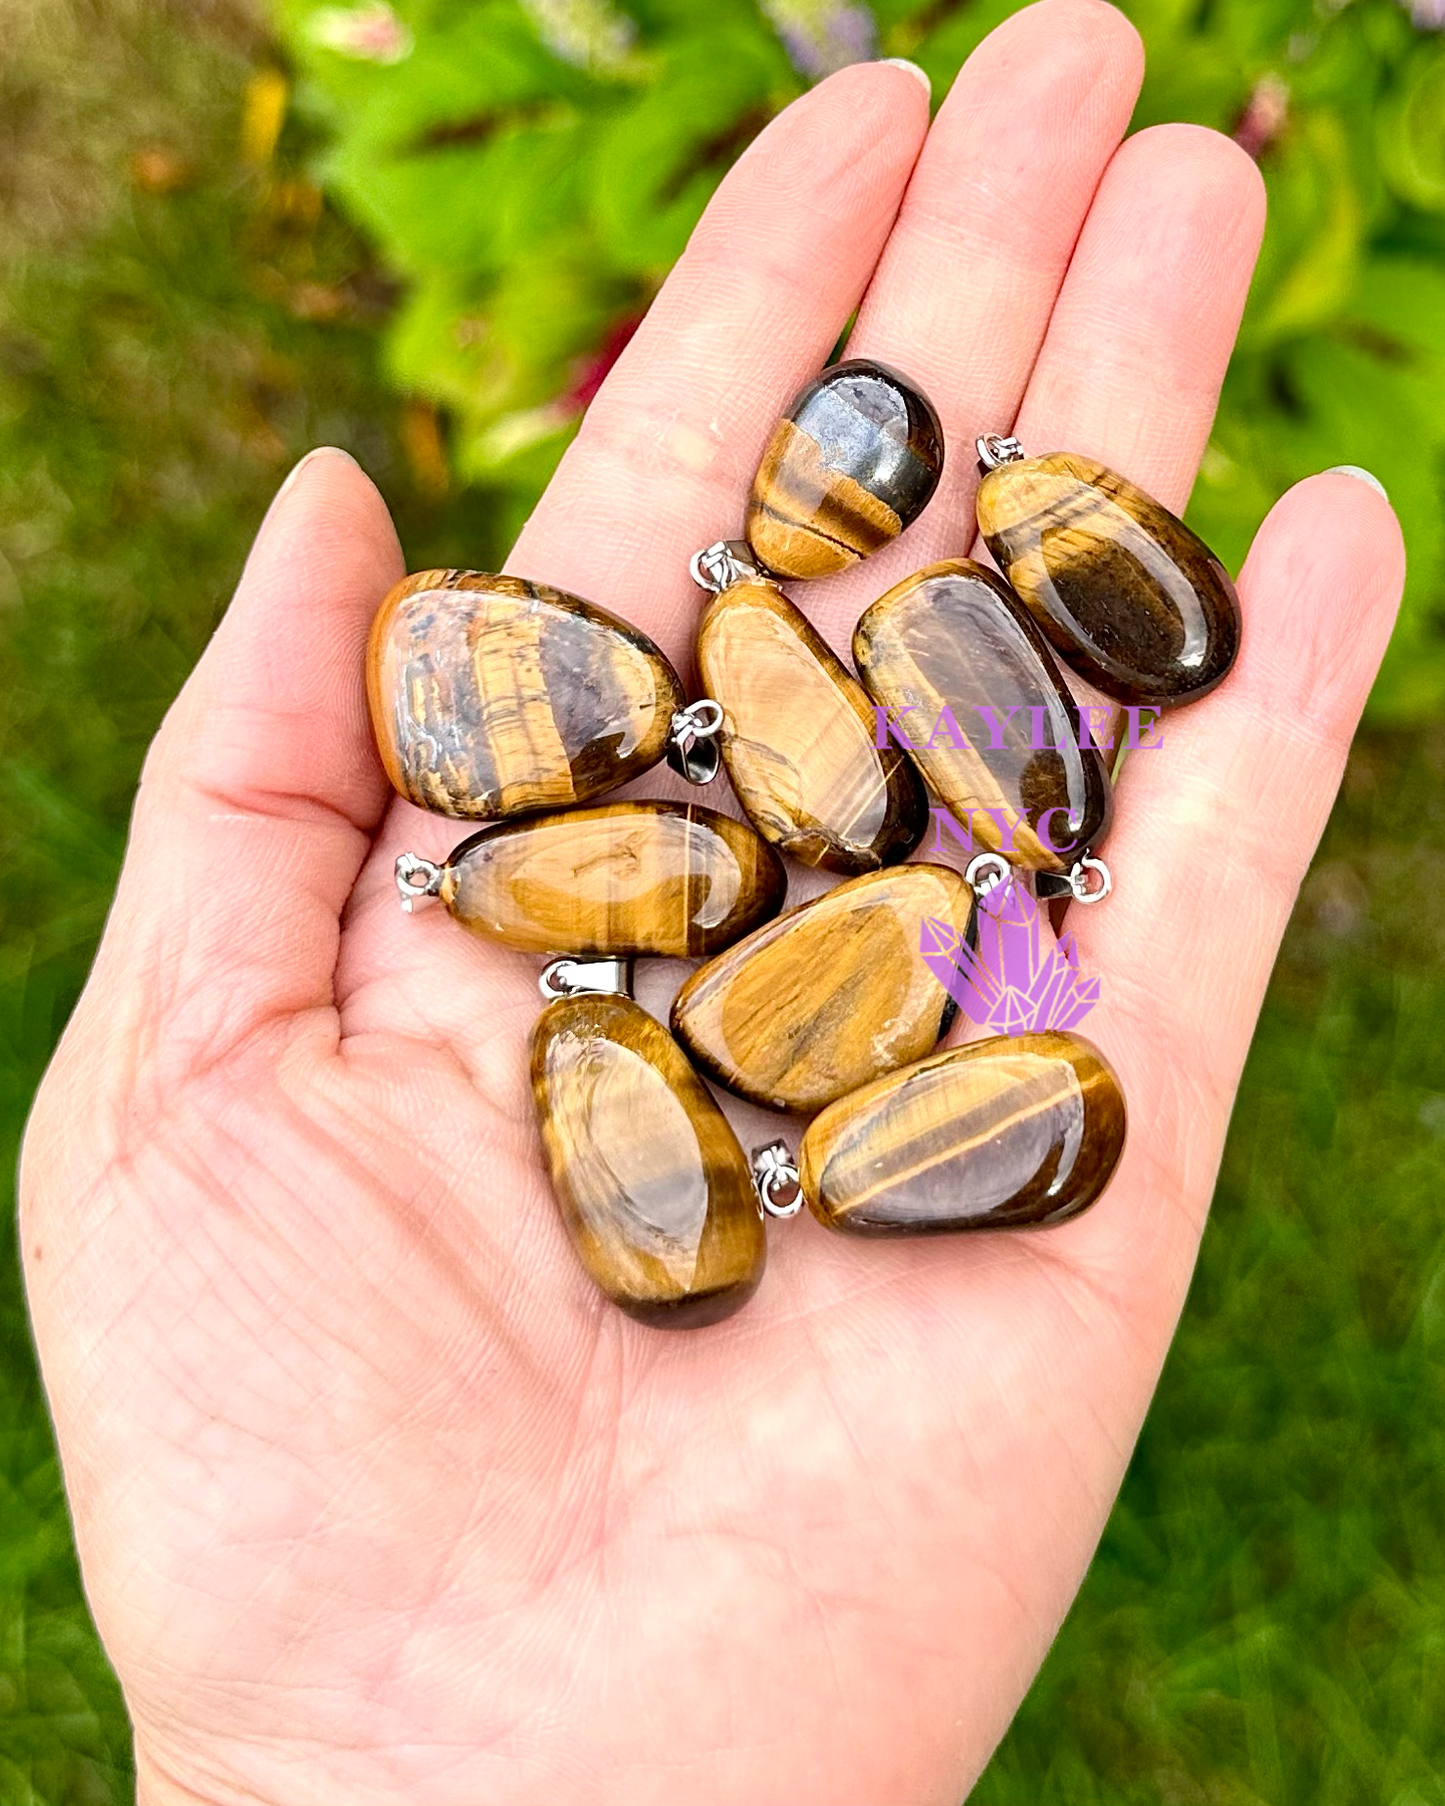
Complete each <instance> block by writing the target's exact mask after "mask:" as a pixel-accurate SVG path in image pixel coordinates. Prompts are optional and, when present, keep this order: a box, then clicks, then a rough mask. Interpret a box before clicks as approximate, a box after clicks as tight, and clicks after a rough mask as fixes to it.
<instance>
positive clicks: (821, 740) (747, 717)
mask: <svg viewBox="0 0 1445 1806" xmlns="http://www.w3.org/2000/svg"><path fill="white" fill-rule="evenodd" d="M697 660H698V669H699V672H700V674H701V678H702V686H703V689H704V691H705V692H706V693H707V695H709V696H711V697H713V698H714V699H715V700H716V701H717V702H718V703H719V704H721V706H722V710H723V725H722V733H721V740H722V755H723V762H724V763H725V765H726V766H727V772H728V776H729V777H730V778H731V780H732V785H733V789H734V790H735V791H736V792H737V794H738V799H739V801H740V802H741V803H742V805H743V808H744V809H746V810H747V813H748V816H749V819H750V820H751V821H752V823H753V825H754V826H755V827H756V828H757V830H758V832H759V833H760V834H762V835H763V836H764V838H765V839H767V840H770V841H771V842H772V843H773V845H774V846H777V847H781V848H782V850H783V851H784V852H785V853H788V854H790V855H791V856H792V857H793V858H794V859H798V860H801V861H802V862H803V864H805V865H816V866H824V867H826V868H827V869H828V870H829V871H834V872H844V873H854V872H868V871H876V870H877V868H878V867H879V866H882V865H888V864H890V863H892V862H893V861H895V860H899V859H903V858H906V857H907V855H908V854H909V853H910V852H912V850H913V849H914V847H916V846H917V845H918V842H919V841H920V840H921V839H922V837H923V832H924V829H925V828H926V827H927V825H928V801H927V797H926V796H925V794H924V790H923V786H922V784H921V783H920V782H919V780H918V776H917V773H916V772H915V771H914V770H913V768H912V767H911V766H910V764H909V762H908V759H907V758H906V756H905V755H904V754H903V753H902V752H900V751H899V749H898V748H897V747H896V746H887V747H885V748H883V749H882V750H880V749H879V747H878V745H877V743H876V742H877V735H876V731H875V724H874V719H873V709H872V705H871V704H870V703H869V701H868V698H867V696H865V695H864V693H863V689H862V686H861V685H860V684H859V682H858V680H857V678H856V677H854V675H853V673H852V672H851V671H849V670H848V669H847V667H846V666H845V665H844V664H843V663H842V661H841V660H840V659H839V658H838V657H837V656H836V655H835V654H834V652H833V650H832V648H831V647H830V646H828V645H827V644H826V642H825V641H824V640H823V639H822V638H821V637H820V636H819V635H818V634H817V633H816V632H815V631H814V629H813V627H812V626H811V625H810V623H809V622H808V620H807V619H806V617H805V616H804V615H803V614H802V613H801V611H800V610H799V609H797V608H795V607H794V606H793V604H792V603H791V602H790V601H789V600H788V598H787V597H786V596H785V595H784V594H783V592H782V591H781V590H780V589H779V588H778V587H777V586H776V584H772V583H764V582H744V583H736V584H734V585H733V586H732V587H731V588H729V589H725V590H724V591H723V592H722V593H721V595H718V596H715V597H714V598H713V600H712V602H711V603H710V604H709V605H708V608H707V611H706V613H705V614H704V615H703V618H702V624H701V626H700V628H699V630H698V641H697Z"/></svg>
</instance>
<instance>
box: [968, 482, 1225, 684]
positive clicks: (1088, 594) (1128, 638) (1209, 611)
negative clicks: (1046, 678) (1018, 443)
mask: <svg viewBox="0 0 1445 1806" xmlns="http://www.w3.org/2000/svg"><path fill="white" fill-rule="evenodd" d="M978 523H979V526H980V527H981V529H982V530H983V536H984V538H985V539H986V540H987V541H988V547H989V550H990V551H991V552H992V553H993V555H994V557H995V559H997V561H998V565H999V568H1000V570H1002V572H1003V573H1004V575H1005V576H1006V577H1007V578H1008V580H1009V582H1010V583H1011V584H1012V585H1013V587H1014V589H1015V590H1017V592H1018V594H1019V595H1020V596H1021V597H1022V598H1023V600H1024V602H1025V603H1026V604H1027V605H1028V607H1029V609H1030V611H1031V612H1032V614H1033V617H1034V619H1035V620H1036V621H1037V622H1038V624H1039V626H1040V627H1041V628H1042V629H1043V631H1044V634H1045V635H1046V637H1047V638H1048V640H1049V641H1050V643H1051V644H1052V645H1053V646H1054V647H1055V648H1056V650H1057V651H1058V653H1059V656H1060V657H1061V658H1062V659H1064V660H1065V662H1066V663H1068V664H1069V665H1072V666H1073V668H1074V670H1076V671H1077V672H1079V674H1080V675H1081V676H1083V677H1086V678H1087V679H1088V680H1089V682H1090V683H1091V684H1093V685H1095V687H1096V688H1098V689H1100V690H1102V691H1103V692H1104V694H1105V695H1106V696H1114V697H1117V698H1118V699H1119V701H1121V702H1128V703H1152V704H1156V705H1159V706H1167V705H1170V704H1175V703H1181V702H1193V701H1194V700H1195V699H1196V698H1198V697H1200V696H1203V695H1205V694H1207V693H1208V691H1210V690H1212V689H1213V688H1214V686H1215V685H1216V684H1217V683H1219V682H1221V681H1222V680H1223V678H1224V677H1225V676H1226V675H1227V673H1228V671H1229V668H1230V666H1231V665H1232V664H1233V663H1234V659H1235V655H1236V654H1237V653H1238V651H1239V633H1240V622H1239V598H1238V597H1237V596H1236V594H1235V591H1234V585H1233V584H1232V583H1231V582H1230V580H1229V573H1228V572H1227V571H1226V570H1225V568H1224V566H1223V565H1222V564H1221V563H1220V562H1219V560H1218V559H1217V558H1216V557H1215V556H1214V554H1213V552H1211V551H1210V549H1209V547H1208V546H1206V545H1205V544H1204V542H1203V540H1202V539H1200V538H1199V537H1198V535H1197V534H1195V533H1193V532H1191V530H1190V529H1189V528H1188V527H1186V526H1185V525H1184V522H1183V521H1181V520H1179V519H1177V518H1176V516H1174V515H1172V514H1171V513H1170V512H1169V510H1168V509H1167V508H1164V507H1162V506H1161V505H1160V504H1159V503H1158V502H1156V501H1155V500H1154V499H1153V497H1152V496H1149V495H1146V494H1145V493H1144V491H1143V490H1142V489H1139V488H1138V487H1136V485H1134V484H1133V483H1131V482H1129V481H1128V479H1127V478H1125V477H1121V476H1120V475H1119V474H1118V473H1117V472H1116V471H1112V470H1110V469H1108V468H1107V466H1105V465H1103V464H1098V463H1096V462H1095V461H1094V460H1093V459H1092V458H1083V457H1079V456H1077V455H1076V454H1075V453H1073V452H1054V453H1051V454H1050V455H1049V456H1048V457H1045V458H1028V459H1025V460H1023V461H1022V462H1020V463H1014V464H1001V465H1000V466H999V467H998V469H997V470H992V471H990V472H989V473H988V475H987V476H985V477H984V479H983V482H982V483H981V485H980V486H979V491H978Z"/></svg>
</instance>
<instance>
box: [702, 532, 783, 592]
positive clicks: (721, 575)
mask: <svg viewBox="0 0 1445 1806" xmlns="http://www.w3.org/2000/svg"><path fill="white" fill-rule="evenodd" d="M687 568H688V569H689V570H690V571H691V572H692V580H693V582H694V583H695V584H696V585H697V586H698V588H699V589H710V590H711V591H712V593H713V594H714V595H717V594H718V593H719V592H720V591H721V590H725V589H729V588H731V586H732V585H733V584H734V583H748V582H751V581H754V580H756V579H757V578H759V577H763V576H764V575H765V573H764V571H763V567H762V566H761V565H760V564H759V563H758V561H757V559H756V558H754V557H753V549H752V547H751V546H750V545H749V544H748V542H747V541H746V540H745V539H717V540H714V541H713V543H712V544H711V545H710V546H704V547H703V548H702V550H701V551H700V552H694V553H693V555H692V558H691V560H690V561H689V563H688V567H687Z"/></svg>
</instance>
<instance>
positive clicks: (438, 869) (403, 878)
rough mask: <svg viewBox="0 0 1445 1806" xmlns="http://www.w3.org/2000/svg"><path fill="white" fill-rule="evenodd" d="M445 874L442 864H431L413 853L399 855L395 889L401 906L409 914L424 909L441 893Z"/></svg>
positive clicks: (428, 860)
mask: <svg viewBox="0 0 1445 1806" xmlns="http://www.w3.org/2000/svg"><path fill="white" fill-rule="evenodd" d="M445 876H446V867H445V866H444V865H433V863H432V862H431V860H430V859H422V858H420V857H419V856H418V855H417V854H415V853H403V854H402V855H401V857H400V858H399V859H398V860H397V862H396V889H397V894H398V895H399V896H400V898H401V906H402V908H403V909H404V910H405V911H406V913H407V914H408V915H409V916H410V915H415V914H416V912H417V910H419V909H425V908H426V906H427V904H428V903H431V902H434V901H435V900H436V898H438V897H439V896H440V895H441V894H442V879H443V878H444V877H445Z"/></svg>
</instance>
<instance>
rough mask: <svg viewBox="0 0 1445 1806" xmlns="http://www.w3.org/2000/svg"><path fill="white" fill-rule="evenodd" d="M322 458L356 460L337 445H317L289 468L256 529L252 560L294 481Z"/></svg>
mask: <svg viewBox="0 0 1445 1806" xmlns="http://www.w3.org/2000/svg"><path fill="white" fill-rule="evenodd" d="M323 458H341V459H344V460H345V462H346V463H348V464H355V463H356V459H355V458H353V457H352V455H351V453H350V452H346V451H342V449H341V447H340V446H339V445H318V446H316V447H315V448H314V449H313V450H311V451H309V452H307V454H306V456H305V457H304V458H302V459H301V461H300V462H299V463H297V464H294V465H293V466H292V467H291V471H290V474H289V475H288V476H287V478H286V480H285V482H284V483H282V485H281V487H280V488H279V489H278V490H277V491H276V493H275V495H273V496H272V497H271V506H270V507H269V508H268V509H267V510H266V512H265V514H264V515H263V517H262V520H261V524H260V526H259V527H257V529H256V537H255V540H254V541H253V542H252V545H251V552H250V556H251V557H252V558H254V557H255V555H256V551H257V548H258V547H259V546H260V545H261V544H262V542H263V541H264V540H265V538H266V534H267V531H268V530H269V528H270V526H271V523H272V522H273V521H274V520H275V518H276V511H277V510H278V509H279V508H280V507H281V505H282V503H283V502H284V501H285V500H286V497H287V495H288V494H289V493H290V492H291V490H292V489H294V488H295V486H296V479H297V478H298V477H299V476H300V475H301V472H302V471H303V470H305V469H307V468H308V467H309V466H310V465H312V464H317V463H319V462H320V461H321V460H322V459H323ZM248 562H249V560H248Z"/></svg>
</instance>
